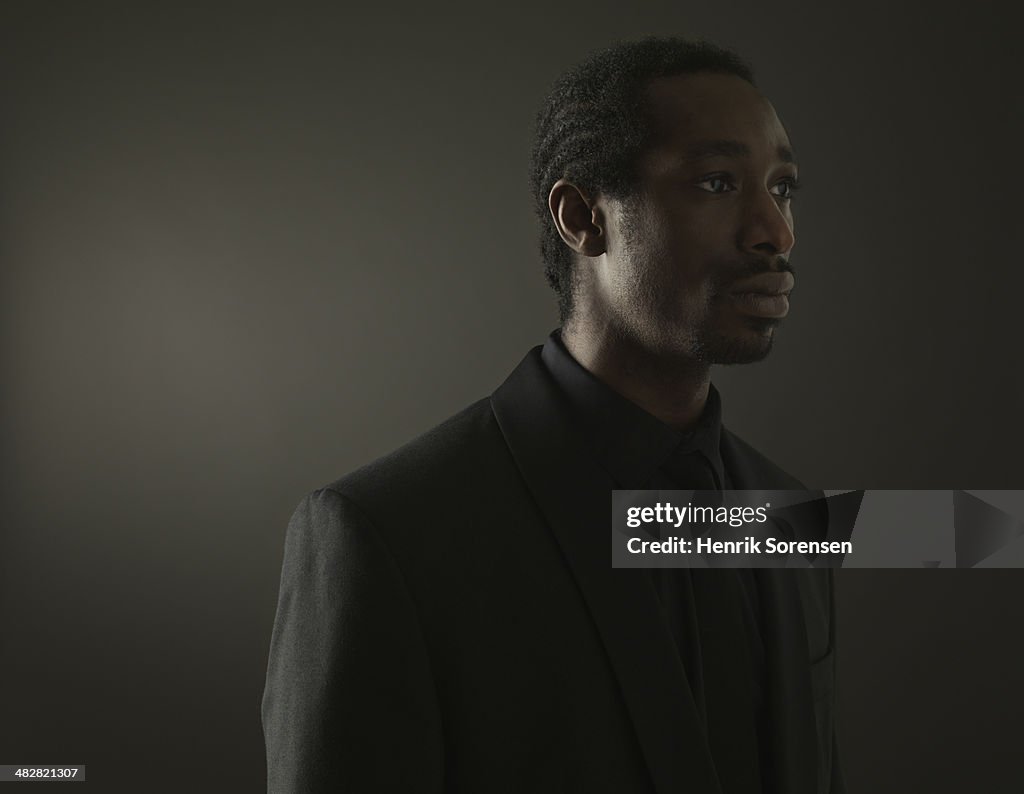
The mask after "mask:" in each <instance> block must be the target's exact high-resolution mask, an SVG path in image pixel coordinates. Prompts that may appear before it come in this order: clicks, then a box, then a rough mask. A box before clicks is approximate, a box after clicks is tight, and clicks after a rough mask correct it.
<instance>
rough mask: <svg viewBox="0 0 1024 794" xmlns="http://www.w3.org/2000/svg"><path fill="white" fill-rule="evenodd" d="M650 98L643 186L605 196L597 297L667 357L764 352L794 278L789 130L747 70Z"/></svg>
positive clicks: (601, 311) (676, 80)
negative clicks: (621, 197)
mask: <svg viewBox="0 0 1024 794" xmlns="http://www.w3.org/2000/svg"><path fill="white" fill-rule="evenodd" d="M647 97H648V100H649V103H650V104H649V107H650V109H651V112H652V118H653V119H654V122H655V130H656V133H657V134H656V137H655V142H654V144H653V145H652V147H650V148H649V149H648V151H647V152H646V153H645V155H644V156H643V157H642V159H641V161H640V182H639V188H638V191H637V193H636V195H635V196H633V197H631V198H630V199H628V200H625V201H616V200H613V199H607V200H606V207H607V210H608V216H609V217H608V242H607V252H606V253H607V255H606V256H605V257H603V258H601V259H600V260H599V264H598V268H597V271H596V273H595V274H594V283H593V286H594V289H595V290H596V293H597V294H595V295H594V296H593V297H594V299H595V300H594V303H593V304H592V305H593V306H594V308H595V309H597V312H598V315H599V316H600V315H603V318H601V321H603V322H608V323H611V324H612V325H613V326H615V327H616V330H617V332H619V333H623V334H626V335H627V336H628V337H629V338H631V339H633V340H634V341H635V342H637V343H638V344H640V345H641V346H642V347H643V348H644V349H645V350H648V351H650V352H652V353H655V354H657V355H659V356H666V357H674V358H680V359H687V360H698V361H701V362H705V363H708V364H738V363H745V362H751V361H758V360H760V359H762V358H764V357H765V356H766V355H767V354H768V352H769V350H770V349H771V345H772V341H773V337H774V332H775V327H776V326H777V325H778V324H779V322H781V320H782V318H783V317H784V316H785V314H786V312H787V311H788V309H789V299H788V293H789V290H791V289H792V287H793V278H792V273H791V272H790V270H789V265H788V261H787V260H788V257H789V253H790V250H791V249H792V248H793V244H794V237H793V216H792V212H791V210H790V199H789V197H790V195H791V192H792V185H793V184H794V183H795V182H796V177H797V168H796V165H795V164H794V163H793V162H792V154H791V152H790V144H789V138H788V136H787V135H786V131H785V129H783V127H782V124H781V123H780V122H779V119H778V117H777V116H776V115H775V111H774V109H773V108H772V106H771V104H769V102H768V101H767V100H766V99H765V98H764V97H762V96H761V95H760V94H759V93H758V92H757V90H756V89H755V88H754V87H753V86H751V85H750V84H749V83H747V82H746V81H745V80H742V79H741V78H739V77H735V76H732V75H721V74H710V73H709V74H696V75H688V76H681V77H670V78H660V79H658V80H656V81H654V82H653V83H652V84H651V85H650V86H649V88H648V92H647Z"/></svg>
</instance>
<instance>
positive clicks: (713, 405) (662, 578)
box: [541, 330, 766, 794]
mask: <svg viewBox="0 0 1024 794" xmlns="http://www.w3.org/2000/svg"><path fill="white" fill-rule="evenodd" d="M541 358H542V360H543V362H544V364H545V366H546V367H547V369H548V370H549V371H550V373H551V375H552V377H553V378H554V380H555V382H556V383H557V384H558V386H559V388H560V390H561V391H562V393H563V394H564V396H565V398H566V400H567V401H568V402H569V404H570V405H571V408H572V412H573V414H574V415H575V416H577V417H579V429H580V430H581V435H582V436H583V439H584V443H586V444H587V445H589V447H590V449H591V451H592V453H593V455H594V458H595V460H596V461H597V462H598V463H599V464H600V465H602V466H603V467H604V468H605V469H606V470H607V471H608V473H609V474H610V475H611V477H612V480H613V481H614V482H615V485H616V487H617V488H620V489H658V488H682V487H683V486H682V485H680V484H674V483H671V482H667V481H666V479H665V477H664V474H663V470H662V467H663V465H664V464H665V463H666V462H667V461H668V459H669V458H670V457H671V456H672V455H673V454H679V453H680V452H693V453H699V454H700V455H701V456H703V458H704V459H705V461H706V464H707V466H708V467H709V468H710V470H711V472H712V473H713V477H714V480H715V486H716V489H717V490H729V489H730V488H731V487H732V482H731V478H730V476H729V472H728V471H727V470H726V469H725V466H724V465H723V462H722V456H721V452H720V441H721V432H722V408H721V398H720V396H719V393H718V390H717V389H715V387H714V385H710V386H709V389H708V399H707V403H706V404H705V407H704V411H703V413H702V414H701V416H700V418H699V419H698V422H697V424H696V425H695V426H694V428H693V429H692V430H690V431H689V432H682V431H679V430H676V429H674V428H672V427H669V426H668V425H666V424H664V423H663V422H661V421H660V420H659V419H657V418H656V417H654V416H652V415H651V414H649V413H647V412H646V411H644V410H643V409H642V408H640V407H639V406H638V405H636V404H635V403H633V402H631V401H630V400H628V399H627V398H625V397H623V396H622V395H620V394H618V393H617V392H616V391H614V390H613V389H611V388H610V387H608V386H607V385H605V384H604V383H603V382H601V381H600V380H598V378H596V377H595V376H594V375H592V374H591V373H590V372H588V371H587V370H586V369H584V368H583V367H582V366H581V365H580V364H579V363H578V362H577V361H576V359H574V358H573V357H572V355H571V354H570V353H569V351H568V350H567V349H566V348H565V345H564V344H563V343H562V340H561V335H560V331H558V330H556V331H554V332H552V334H551V335H550V336H549V337H548V339H547V342H546V343H545V345H544V348H543V350H542V352H541ZM652 577H653V581H654V584H655V590H656V592H657V593H658V597H659V599H661V601H662V604H663V607H664V608H665V615H666V620H667V621H668V622H669V624H670V625H669V628H670V630H671V632H672V635H673V638H674V639H675V642H676V646H677V650H678V651H679V656H680V661H681V662H682V665H683V669H684V670H685V671H686V674H687V677H688V679H689V682H690V686H691V689H692V691H693V695H694V701H695V703H696V705H697V707H698V713H699V714H700V715H701V717H702V719H703V720H704V728H705V732H706V734H707V735H708V738H709V744H710V747H711V750H712V754H713V756H714V757H715V761H716V767H717V768H718V770H719V777H720V779H721V782H722V785H723V790H725V791H727V792H729V793H730V794H732V792H736V793H737V794H739V792H743V794H747V793H748V792H761V791H763V790H764V789H763V787H762V785H761V784H760V782H759V779H760V775H761V771H762V770H761V768H760V767H761V765H760V763H759V760H758V757H757V756H758V754H759V753H758V746H761V747H763V746H764V741H765V738H766V737H765V736H764V730H763V724H764V718H765V713H764V709H765V706H764V692H763V678H764V673H765V660H764V647H763V642H762V637H761V629H760V621H759V614H758V598H757V583H756V578H755V574H754V572H752V571H750V570H749V569H746V570H742V569H741V570H737V571H731V570H721V569H720V570H698V571H692V572H691V571H689V570H687V569H653V570H652ZM737 581H738V582H739V586H735V582H737ZM727 583H728V584H729V585H730V586H733V587H734V589H735V592H736V593H737V594H739V596H738V597H737V598H734V599H733V600H731V601H728V600H727V599H722V598H720V597H719V594H720V593H721V592H722V590H721V588H722V587H723V585H724V584H727ZM702 593H703V594H705V595H704V597H705V598H706V599H709V600H710V599H714V600H715V601H716V602H718V603H714V604H701V603H698V602H699V601H700V598H701V594H702ZM712 594H713V595H712ZM702 614H703V615H704V616H705V620H704V625H701V620H700V615H702ZM708 615H714V616H715V617H714V618H708V617H707V616H708ZM709 620H713V621H714V622H715V624H716V625H707V623H708V622H709ZM723 662H728V664H725V663H723ZM709 665H717V666H718V668H722V670H723V671H724V668H726V667H727V666H728V667H729V669H730V671H732V670H740V671H743V672H742V673H741V674H742V675H744V676H747V675H749V677H750V682H749V683H750V689H749V697H747V699H746V700H743V699H742V695H740V696H739V697H740V700H739V701H736V700H735V699H734V698H735V697H736V693H735V692H733V691H731V690H733V689H735V688H736V687H735V686H734V685H735V684H736V683H738V682H735V681H731V680H729V678H728V675H727V674H726V673H725V672H720V671H719V670H717V669H715V670H709V669H708V666H709ZM737 665H739V666H737ZM716 673H717V675H716ZM716 687H717V688H718V689H717V692H719V693H725V694H724V695H722V696H721V697H719V696H718V694H716V692H714V691H712V690H714V689H715V688H716ZM739 689H742V687H740V688H739ZM705 690H707V692H706V691H705ZM705 695H707V700H705ZM716 703H718V704H724V705H720V706H719V710H720V711H721V712H722V713H720V714H716V713H715V704H716ZM705 709H707V711H705ZM736 709H739V710H740V712H741V713H740V715H739V716H740V719H736ZM751 711H752V712H753V713H752V714H751V713H750V712H751ZM725 712H729V713H728V715H726V714H725ZM723 721H724V722H723ZM748 721H750V722H752V725H753V726H754V730H756V733H757V735H756V736H754V737H752V738H750V740H749V741H748V742H747V743H746V744H745V743H744V742H743V741H742V740H739V741H737V740H736V737H735V736H734V735H733V730H734V725H735V723H737V722H744V723H746V722H748ZM716 740H717V741H716ZM741 767H742V768H741Z"/></svg>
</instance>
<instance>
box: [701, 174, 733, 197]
mask: <svg viewBox="0 0 1024 794" xmlns="http://www.w3.org/2000/svg"><path fill="white" fill-rule="evenodd" d="M697 186H698V187H700V189H701V190H706V191H707V192H708V193H727V192H728V191H729V190H732V189H733V184H732V182H731V181H729V179H727V178H726V177H724V176H709V177H707V178H706V179H702V180H701V181H700V182H698V183H697Z"/></svg>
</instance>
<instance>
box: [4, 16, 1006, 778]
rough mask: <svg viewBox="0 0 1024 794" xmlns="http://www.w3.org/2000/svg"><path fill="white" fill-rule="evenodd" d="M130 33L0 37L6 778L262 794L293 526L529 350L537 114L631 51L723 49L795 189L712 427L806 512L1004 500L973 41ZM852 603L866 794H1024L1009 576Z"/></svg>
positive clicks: (941, 32)
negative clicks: (788, 233) (310, 494)
mask: <svg viewBox="0 0 1024 794" xmlns="http://www.w3.org/2000/svg"><path fill="white" fill-rule="evenodd" d="M140 5H141V4H140ZM146 5H147V6H148V7H147V8H145V9H142V8H137V7H133V6H131V5H128V4H124V5H123V6H120V7H117V6H113V5H108V4H100V3H67V4H63V5H58V4H54V3H5V4H4V6H3V11H2V19H0V22H2V25H0V31H2V32H0V36H2V40H0V89H2V108H3V116H2V124H0V175H2V182H0V256H2V270H0V290H2V291H0V301H2V303H0V323H2V348H0V354H2V373H3V389H2V392H0V400H2V438H3V470H4V478H3V486H2V487H3V493H2V496H3V501H2V510H3V550H2V560H3V563H2V570H0V573H2V585H0V587H2V590H0V596H2V599H3V600H2V614H0V618H2V624H0V625H2V633H0V671H2V673H0V713H2V719H0V761H2V762H3V763H23V762H31V763H44V762H45V763H64V762H69V761H84V762H85V763H86V764H87V765H88V766H89V781H90V782H91V783H92V785H93V786H94V787H95V788H98V789H99V790H105V791H138V790H141V789H140V787H139V780H138V778H137V777H136V775H138V774H139V773H140V772H142V771H144V770H148V771H150V772H152V773H154V774H155V775H156V780H155V782H153V783H146V784H145V786H144V788H145V790H147V791H181V790H186V789H188V790H195V791H256V790H259V789H260V788H261V787H262V786H263V785H264V783H263V781H264V759H263V749H262V737H261V733H260V726H259V714H258V708H259V701H260V695H261V690H262V685H263V675H264V670H265V663H266V653H267V647H268V642H269V633H270V628H271V623H272V619H273V612H274V607H275V601H276V588H277V577H278V572H279V566H280V559H281V551H282V541H283V533H284V528H285V525H286V523H287V519H288V517H289V515H290V514H291V511H292V509H293V508H294V506H295V505H296V504H297V502H298V501H299V499H300V498H301V497H302V496H303V494H304V493H305V492H307V491H308V490H310V489H312V488H314V487H317V486H320V485H322V484H324V483H326V482H328V481H329V480H331V479H334V478H335V477H337V476H340V475H341V474H344V473H346V472H347V471H349V470H351V469H352V468H354V467H356V466H358V465H359V464H361V463H364V462H367V461H369V460H370V459H372V458H374V457H376V456H378V455H380V454H382V453H384V452H386V451H388V450H390V449H392V448H394V447H395V446H397V445H398V444H400V443H402V442H404V441H406V440H408V439H409V438H411V437H412V436H413V435H415V434H417V433H419V432H421V431H422V430H424V429H426V428H428V427H429V426H431V425H432V424H434V423H436V422H438V421H440V420H442V419H444V418H445V417H446V416H448V415H449V414H451V413H454V412H455V411H456V410H458V409H460V408H461V407H463V406H464V405H465V404H467V403H469V402H470V401H472V400H475V399H477V398H479V397H481V396H484V395H486V394H488V393H490V392H491V391H492V390H493V389H494V388H495V387H496V386H497V385H498V384H499V383H500V382H501V380H502V379H503V378H504V376H505V375H506V374H507V372H508V371H510V370H511V369H512V367H513V366H514V365H515V364H516V363H517V362H518V361H519V359H520V358H521V357H522V355H523V354H524V353H525V352H526V351H527V350H528V349H529V348H530V347H531V346H532V345H534V344H539V343H540V342H542V341H543V339H544V337H545V336H546V334H547V333H548V332H549V331H550V330H551V329H552V328H554V327H555V326H556V324H557V321H556V315H555V304H554V298H553V295H552V294H550V293H549V291H548V289H547V287H546V285H545V284H544V282H543V278H542V275H541V270H540V265H539V261H538V257H537V255H536V253H535V248H536V245H535V239H536V233H535V228H534V221H533V218H532V216H531V211H530V206H529V194H528V190H527V187H526V185H527V179H526V169H527V158H528V151H529V146H530V139H531V126H532V119H533V114H534V112H535V109H536V107H537V105H538V103H539V102H540V99H541V97H542V95H543V93H544V91H545V89H546V87H547V85H548V84H549V82H550V81H551V80H552V79H553V78H554V77H555V75H556V74H557V73H558V72H559V71H561V70H562V69H563V68H565V67H566V66H568V65H570V64H572V63H573V62H575V61H577V60H578V59H579V58H580V57H581V56H583V55H584V54H585V53H586V52H588V51H590V50H591V49H593V48H595V47H598V46H602V45H605V44H608V43H611V42H612V41H614V40H615V39H617V38H621V37H634V36H640V35H646V34H652V33H658V34H670V33H683V34H700V35H704V36H706V37H709V38H712V39H714V40H717V41H719V42H720V43H723V44H727V45H731V46H734V47H736V48H737V49H738V50H739V51H740V52H742V53H743V54H744V55H745V56H746V57H748V58H749V59H751V60H752V61H753V62H754V64H755V66H756V67H757V70H758V74H759V78H760V84H761V87H762V89H763V90H764V92H765V93H766V94H767V95H768V96H770V97H771V98H772V99H773V101H774V102H775V104H776V107H777V109H778V111H779V114H780V116H781V117H782V119H783V121H784V122H785V123H786V125H787V127H788V128H789V130H790V133H791V135H792V138H793V141H794V143H795V145H796V148H797V152H798V156H799V159H800V162H801V168H802V177H803V178H804V180H805V182H806V185H807V188H806V190H804V191H802V193H801V195H800V197H799V198H798V200H797V204H796V215H797V238H798V244H797V247H796V250H795V253H794V257H793V262H794V264H795V265H796V267H797V276H798V284H799V286H798V291H797V293H796V294H795V295H794V309H793V312H792V314H791V317H790V319H788V320H787V322H786V324H785V326H784V327H783V329H782V331H781V333H780V335H779V342H778V345H777V349H776V352H775V353H774V354H773V355H772V356H771V358H770V359H769V360H768V361H766V362H765V363H763V364H759V365H756V366H751V367H745V368H737V369H731V370H724V371H718V372H716V375H715V382H716V383H717V384H718V385H719V387H720V389H721V390H722V393H723V399H724V406H725V417H726V422H727V424H728V425H730V426H731V428H732V429H733V430H735V431H736V432H738V433H740V434H741V435H743V436H745V437H746V438H747V439H748V440H749V441H751V442H752V443H753V444H754V445H755V446H757V447H759V448H761V449H762V450H763V451H765V452H766V453H767V454H768V455H769V456H771V457H773V458H774V459H776V460H777V461H778V462H779V463H780V464H781V465H783V466H784V467H785V468H787V469H789V470H790V471H792V472H793V473H794V474H796V475H798V476H799V477H801V478H802V479H804V480H805V481H806V482H807V483H808V484H809V485H811V486H812V487H822V488H831V489H843V488H954V487H955V488H988V489H998V488H1019V487H1021V482H1022V478H1024V463H1022V462H1021V458H1020V455H1019V449H1020V443H1019V439H1020V438H1021V431H1022V429H1024V428H1022V423H1024V420H1022V418H1021V414H1020V411H1019V406H1020V404H1021V402H1022V400H1021V398H1022V392H1024V389H1022V374H1021V368H1020V366H1019V363H1018V362H1019V350H1020V344H1019V340H1020V336H1021V330H1020V320H1019V317H1020V314H1021V305H1022V295H1024V276H1022V271H1024V268H1022V267H1021V265H1020V262H1019V259H1020V237H1019V224H1017V223H1016V221H1017V220H1018V217H1017V216H1018V215H1019V213H1020V200H1019V196H1020V185H1021V183H1022V180H1021V173H1020V165H1019V163H1020V149H1019V147H1020V143H1019V142H1020V140H1021V139H1022V135H1021V133H1022V130H1021V116H1020V109H1019V100H1018V96H1019V90H1020V80H1019V77H1020V71H1021V70H1020V60H1021V58H1020V47H1019V44H1018V42H1017V41H1016V36H1015V33H1014V31H1013V27H1012V25H1010V24H1009V22H1008V20H1007V19H1006V18H1005V17H1006V14H1001V13H1000V12H999V10H998V9H997V8H996V7H994V6H986V5H985V4H983V3H972V4H965V5H957V6H956V7H951V8H950V9H944V8H942V7H940V6H937V5H935V4H932V3H917V4H912V5H916V6H917V8H912V7H908V5H907V4H896V5H892V4H888V3H880V2H879V3H860V4H858V5H857V6H855V7H849V6H838V5H835V6H833V4H824V3H817V2H812V1H811V0H806V2H799V3H783V4H779V5H776V4H767V3H754V2H749V3H745V4H731V3H721V2H715V3H711V2H706V3H701V4H686V3H678V2H676V3H665V4H663V5H660V6H641V7H637V6H634V5H633V4H625V3H622V4H614V3H604V2H595V1H591V2H586V3H574V4H561V5H547V4H545V5H543V6H542V5H541V4H537V5H536V6H524V5H522V4H520V3H517V4H507V5H505V6H501V7H499V6H496V5H495V4H491V3H488V4H483V3H478V4H474V5H472V6H465V7H463V8H461V9H456V8H453V7H452V6H444V7H441V6H435V5H431V4H421V3H405V4H404V5H402V6H397V7H396V6H391V5H387V4H383V3H381V4H374V5H373V6H372V8H373V9H374V10H372V11H366V10H363V11H359V12H354V11H351V10H343V9H342V8H339V7H335V8H333V9H332V10H326V8H327V7H326V6H320V7H316V6H304V7H294V6H293V7H289V8H287V9H285V7H284V6H283V5H281V6H280V8H279V9H278V10H277V11H269V10H257V9H255V8H253V7H251V6H249V5H247V4H237V5H230V4H224V3H221V4H217V5H216V6H215V7H213V8H212V9H211V8H196V9H193V10H187V9H182V8H179V7H178V6H177V4H172V3H160V4H146ZM1007 8H1009V5H1008V4H1007ZM839 587H840V603H839V612H840V620H841V637H840V643H841V644H840V649H839V650H840V665H841V670H842V672H841V680H840V687H841V691H840V718H841V730H842V734H843V740H844V749H845V761H846V767H847V769H848V777H849V780H850V782H851V784H852V787H853V788H854V790H857V791H862V792H865V791H885V792H888V791H892V792H902V791H967V790H972V791H986V792H1001V791H1006V792H1010V791H1019V790H1020V787H1021V785H1022V783H1021V781H1022V780H1024V773H1022V771H1021V768H1020V763H1019V754H1020V746H1019V745H1020V742H1019V740H1020V722H1019V721H1020V712H1021V706H1022V705H1024V683H1022V679H1021V677H1020V675H1019V670H1020V654H1021V651H1022V647H1021V633H1020V626H1021V624H1022V620H1024V573H1022V572H1020V571H1013V570H1009V571H1006V570H991V571H921V572H900V571H877V572H872V571H851V572H843V573H841V574H840V576H839ZM160 767H163V769H162V770H160V771H154V770H157V769H158V768H160ZM87 785H88V783H87Z"/></svg>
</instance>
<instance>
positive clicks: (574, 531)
mask: <svg viewBox="0 0 1024 794" xmlns="http://www.w3.org/2000/svg"><path fill="white" fill-rule="evenodd" d="M540 350H541V348H539V347H537V348H534V349H533V350H531V351H530V353H529V354H527V356H526V358H525V359H523V361H522V363H521V364H520V365H519V366H518V367H517V368H516V370H515V371H514V372H513V373H512V374H511V375H510V376H509V378H508V380H506V381H505V383H504V384H502V386H501V387H499V388H498V390H497V391H496V392H495V393H494V394H493V395H492V397H491V404H492V406H493V409H494V414H495V417H496V418H497V421H498V425H499V426H500V428H501V431H502V433H503V434H504V436H505V440H506V442H507V443H508V446H509V449H510V450H511V452H512V456H513V458H514V459H515V461H516V465H517V466H518V468H519V471H520V472H521V473H522V475H523V478H524V479H525V481H526V484H527V487H528V488H529V490H530V492H531V493H532V494H533V497H534V499H535V500H536V502H537V504H538V506H539V507H540V510H541V512H542V513H543V514H544V516H545V518H546V519H547V521H548V523H549V525H550V527H551V530H552V532H553V534H554V535H555V537H556V539H557V541H558V544H559V546H560V547H561V550H562V554H563V555H564V557H565V559H566V562H567V564H568V567H569V569H570V571H571V572H572V575H573V577H574V578H575V580H576V583H577V585H578V586H579V589H580V592H581V593H582V595H583V598H584V600H585V601H586V603H587V606H588V608H589V610H590V614H591V617H592V619H593V621H594V623H595V625H596V626H597V630H598V633H599V634H600V636H601V640H602V642H603V644H604V647H605V651H606V652H607V654H608V658H609V661H610V662H611V666H612V668H613V670H614V671H615V675H616V677H617V679H618V682H619V686H620V689H621V691H622V695H623V698H624V700H625V703H626V706H627V708H628V710H629V713H630V716H631V718H632V721H633V728H634V730H635V731H636V734H637V738H638V739H639V743H640V747H641V748H642V749H643V753H644V757H645V759H646V761H647V765H648V768H649V770H650V773H651V777H652V779H653V781H654V784H655V788H656V790H657V791H658V792H659V794H676V792H680V791H691V792H694V793H695V794H696V793H697V792H700V794H705V793H706V794H720V792H721V787H720V785H719V782H718V778H717V775H716V773H715V768H714V762H713V760H712V758H711V753H710V750H709V748H708V743H707V739H706V737H705V736H704V734H703V732H702V730H701V727H700V723H699V718H698V714H697V708H696V705H695V704H694V701H693V696H692V694H691V692H690V688H689V685H688V683H687V680H686V675H685V671H684V670H683V667H682V665H681V664H680V662H679V658H678V655H677V653H676V651H675V647H674V645H673V640H672V637H671V635H670V633H669V631H668V627H667V626H666V625H665V624H664V621H663V620H662V619H661V616H660V607H659V604H658V601H657V596H656V595H655V592H654V588H653V586H652V584H651V581H650V577H649V576H647V575H646V573H647V572H646V571H644V570H641V569H622V568H612V564H611V544H610V540H609V532H608V530H609V526H610V522H611V496H612V489H613V488H614V484H613V482H612V480H611V477H610V476H609V475H608V474H607V472H605V471H604V470H603V469H602V468H601V467H600V466H599V465H597V463H596V462H595V461H594V460H593V459H592V458H590V457H589V456H588V455H586V454H585V447H584V445H583V444H582V443H581V439H580V437H579V436H578V435H577V434H576V433H577V431H576V430H575V429H574V426H573V424H572V421H571V416H570V415H569V412H568V408H567V406H565V404H564V403H563V398H562V396H561V394H560V393H559V392H558V390H557V387H556V386H555V384H554V383H553V381H552V380H551V378H550V376H549V375H548V373H547V370H546V369H545V367H544V365H543V362H542V361H541V357H540Z"/></svg>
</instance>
